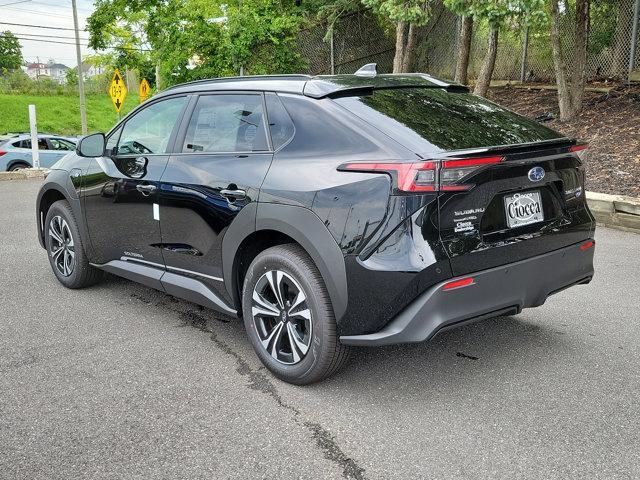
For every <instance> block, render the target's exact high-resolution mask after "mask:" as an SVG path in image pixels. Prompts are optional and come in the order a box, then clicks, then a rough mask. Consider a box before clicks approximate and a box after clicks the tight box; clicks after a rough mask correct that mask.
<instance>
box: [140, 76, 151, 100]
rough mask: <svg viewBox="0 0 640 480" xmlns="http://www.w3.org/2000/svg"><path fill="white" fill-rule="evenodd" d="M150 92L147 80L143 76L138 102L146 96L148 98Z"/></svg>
mask: <svg viewBox="0 0 640 480" xmlns="http://www.w3.org/2000/svg"><path fill="white" fill-rule="evenodd" d="M150 93H151V86H150V85H149V82H147V79H146V78H143V79H142V81H141V82H140V103H142V102H144V101H145V100H146V99H147V98H149V94H150Z"/></svg>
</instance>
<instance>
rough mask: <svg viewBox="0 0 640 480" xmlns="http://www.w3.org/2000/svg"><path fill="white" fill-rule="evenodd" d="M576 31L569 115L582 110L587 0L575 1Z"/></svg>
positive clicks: (587, 26)
mask: <svg viewBox="0 0 640 480" xmlns="http://www.w3.org/2000/svg"><path fill="white" fill-rule="evenodd" d="M575 26H576V30H575V39H576V40H575V42H576V43H575V53H574V60H573V72H572V75H571V115H572V116H573V115H575V114H577V113H578V112H579V111H580V110H582V99H583V97H584V84H585V78H586V67H587V38H588V36H589V0H577V1H576V23H575Z"/></svg>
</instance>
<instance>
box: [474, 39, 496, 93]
mask: <svg viewBox="0 0 640 480" xmlns="http://www.w3.org/2000/svg"><path fill="white" fill-rule="evenodd" d="M497 54H498V29H497V28H492V29H491V31H490V32H489V48H488V49H487V54H486V56H485V57H484V61H483V62H482V69H481V70H480V75H479V76H478V80H477V82H476V88H475V89H474V90H473V93H475V94H476V95H481V96H483V97H484V96H486V95H487V91H488V90H489V84H490V83H491V77H492V76H493V69H494V67H495V66H496V55H497Z"/></svg>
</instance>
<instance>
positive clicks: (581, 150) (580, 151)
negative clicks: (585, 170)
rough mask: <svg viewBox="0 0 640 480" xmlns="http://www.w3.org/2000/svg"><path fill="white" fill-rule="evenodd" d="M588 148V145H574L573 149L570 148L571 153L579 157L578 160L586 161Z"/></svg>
mask: <svg viewBox="0 0 640 480" xmlns="http://www.w3.org/2000/svg"><path fill="white" fill-rule="evenodd" d="M587 147H588V145H587V144H586V143H580V144H578V145H573V146H572V147H569V153H575V154H576V155H578V158H579V159H580V160H582V161H584V159H585V156H586V154H587Z"/></svg>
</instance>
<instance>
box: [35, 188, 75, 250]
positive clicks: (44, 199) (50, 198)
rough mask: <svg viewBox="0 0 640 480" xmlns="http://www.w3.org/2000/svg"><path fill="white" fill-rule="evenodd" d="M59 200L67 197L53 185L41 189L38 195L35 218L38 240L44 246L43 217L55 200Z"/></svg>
mask: <svg viewBox="0 0 640 480" xmlns="http://www.w3.org/2000/svg"><path fill="white" fill-rule="evenodd" d="M59 200H67V201H68V199H67V197H66V196H65V195H64V193H62V192H61V191H60V190H59V189H58V188H56V187H55V186H53V187H51V188H48V189H46V190H44V189H43V190H42V191H41V193H40V196H39V197H38V204H37V208H36V220H37V222H38V240H40V245H41V246H42V247H43V248H44V247H45V245H44V219H45V218H46V216H47V212H48V211H49V209H50V208H51V205H53V204H54V203H55V202H57V201H59Z"/></svg>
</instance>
